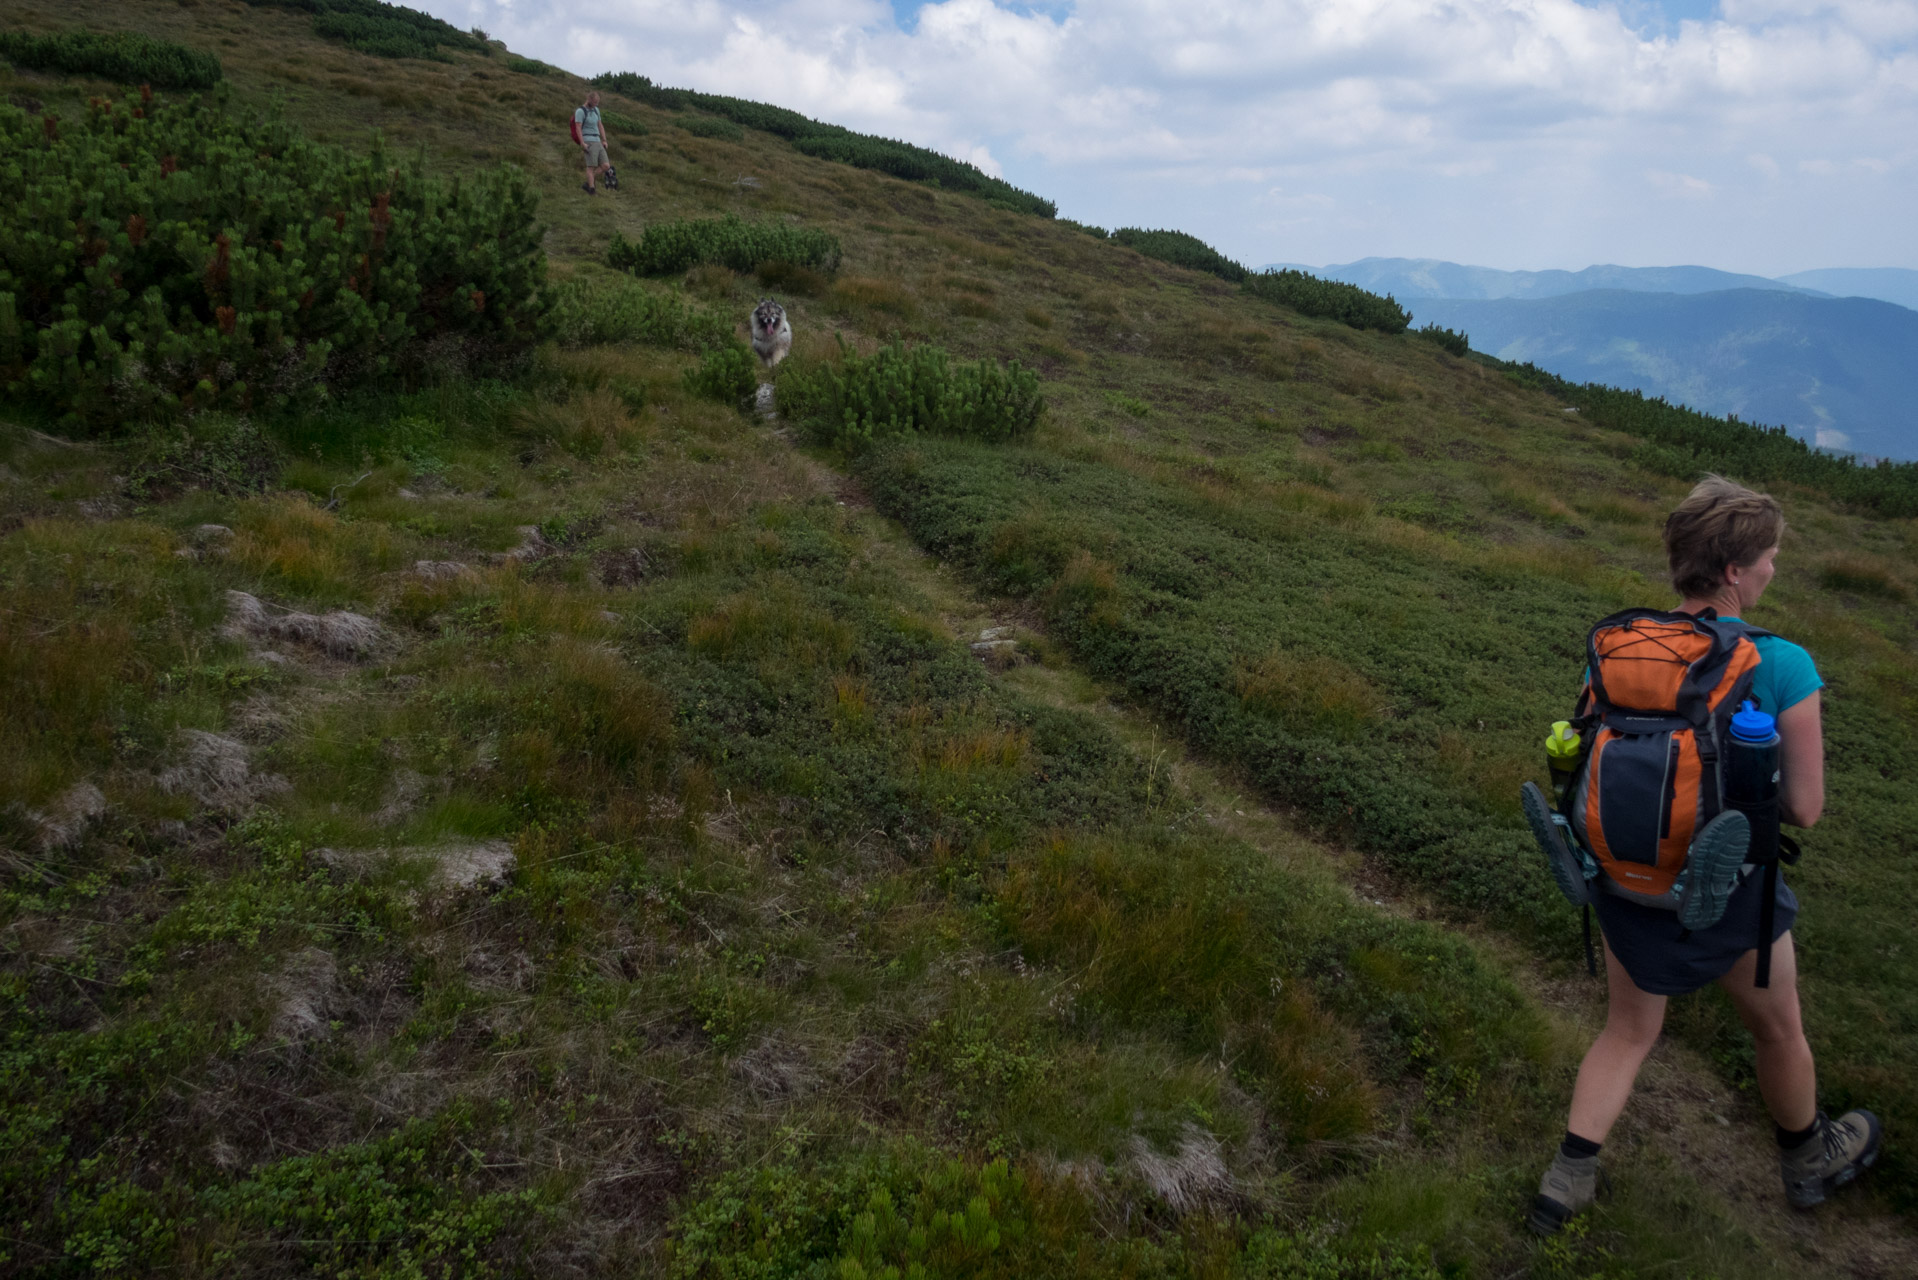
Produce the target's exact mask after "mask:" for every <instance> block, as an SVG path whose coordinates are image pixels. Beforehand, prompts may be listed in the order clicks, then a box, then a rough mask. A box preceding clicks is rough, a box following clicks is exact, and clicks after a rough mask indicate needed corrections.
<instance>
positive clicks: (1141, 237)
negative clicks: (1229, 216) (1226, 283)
mask: <svg viewBox="0 0 1918 1280" xmlns="http://www.w3.org/2000/svg"><path fill="white" fill-rule="evenodd" d="M1111 239H1112V240H1113V242H1114V243H1115V244H1122V245H1124V246H1126V247H1127V248H1128V249H1136V250H1138V251H1139V252H1140V253H1143V254H1144V255H1145V256H1146V257H1148V258H1157V259H1158V260H1159V261H1161V262H1170V263H1171V264H1172V265H1173V266H1175V267H1190V268H1191V269H1192V270H1194V271H1204V272H1207V273H1209V274H1211V275H1215V276H1217V277H1219V279H1221V280H1230V281H1231V282H1232V283H1233V284H1237V283H1239V281H1241V280H1243V279H1245V278H1246V276H1247V274H1248V272H1247V271H1246V269H1245V268H1244V267H1242V266H1240V265H1239V264H1238V263H1236V262H1234V261H1232V259H1230V258H1228V257H1226V256H1225V255H1224V254H1222V253H1220V252H1219V251H1218V250H1217V249H1214V248H1213V247H1212V246H1211V245H1209V244H1207V243H1206V242H1205V241H1203V240H1201V239H1199V238H1198V237H1197V236H1189V235H1187V234H1186V233H1185V232H1183V231H1145V230H1141V229H1140V228H1138V227H1120V228H1119V229H1118V230H1117V231H1114V232H1113V233H1112V236H1111Z"/></svg>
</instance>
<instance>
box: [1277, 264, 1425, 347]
mask: <svg viewBox="0 0 1918 1280" xmlns="http://www.w3.org/2000/svg"><path fill="white" fill-rule="evenodd" d="M1244 288H1245V291H1246V292H1247V293H1249V294H1251V295H1252V296H1253V297H1256V298H1264V299H1265V300H1266V301H1267V302H1276V303H1278V304H1279V305H1280V306H1282V307H1290V308H1292V310H1294V311H1296V312H1298V313H1299V314H1300V315H1307V316H1318V317H1319V318H1321V319H1325V320H1337V321H1339V322H1340V323H1342V324H1348V325H1350V326H1352V327H1353V328H1354V329H1377V330H1378V331H1379V332H1381V333H1404V332H1405V327H1406V326H1407V325H1409V324H1411V323H1412V317H1411V316H1410V315H1409V314H1407V312H1406V310H1405V308H1404V307H1401V306H1400V305H1399V304H1398V302H1397V301H1395V300H1394V299H1393V297H1392V295H1391V294H1389V293H1388V294H1386V295H1385V296H1384V297H1383V298H1381V297H1380V296H1379V295H1378V294H1376V293H1373V292H1371V291H1370V290H1367V289H1361V288H1359V287H1358V286H1357V285H1355V284H1346V283H1344V282H1343V281H1340V280H1321V279H1320V278H1319V277H1317V276H1314V275H1307V274H1306V273H1305V272H1303V271H1294V270H1291V269H1290V268H1287V269H1285V270H1281V271H1258V272H1254V273H1252V274H1250V275H1248V276H1246V277H1245V284H1244Z"/></svg>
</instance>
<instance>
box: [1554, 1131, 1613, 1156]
mask: <svg viewBox="0 0 1918 1280" xmlns="http://www.w3.org/2000/svg"><path fill="white" fill-rule="evenodd" d="M1604 1145H1605V1144H1604V1143H1602V1142H1593V1141H1592V1140H1591V1139H1590V1138H1581V1137H1579V1136H1578V1135H1577V1134H1575V1133H1573V1132H1572V1131H1571V1130H1570V1129H1567V1130H1566V1131H1565V1141H1563V1142H1561V1143H1559V1144H1558V1149H1559V1153H1560V1154H1562V1155H1563V1156H1564V1157H1565V1158H1566V1159H1568V1160H1583V1159H1586V1158H1587V1157H1590V1156H1595V1155H1597V1154H1598V1149H1599V1148H1600V1147H1602V1146H1604Z"/></svg>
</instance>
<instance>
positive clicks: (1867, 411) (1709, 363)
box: [1406, 288, 1918, 459]
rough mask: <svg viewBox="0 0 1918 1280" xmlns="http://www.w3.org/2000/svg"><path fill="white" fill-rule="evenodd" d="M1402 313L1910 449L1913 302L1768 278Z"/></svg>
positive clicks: (1591, 369) (1743, 412)
mask: <svg viewBox="0 0 1918 1280" xmlns="http://www.w3.org/2000/svg"><path fill="white" fill-rule="evenodd" d="M1406 306H1407V308H1408V309H1409V310H1410V311H1412V312H1413V316H1414V320H1413V323H1415V324H1427V323H1436V324H1441V325H1444V326H1445V327H1446V328H1448V329H1462V330H1464V331H1465V332H1466V333H1468V334H1470V335H1471V340H1472V346H1473V348H1474V349H1476V350H1479V351H1484V352H1486V353H1488V354H1491V355H1496V356H1498V357H1500V358H1502V359H1506V360H1520V361H1524V360H1529V361H1531V362H1532V363H1533V364H1536V365H1538V366H1539V367H1540V368H1543V369H1549V370H1551V371H1552V372H1553V373H1556V374H1558V375H1559V376H1561V377H1565V378H1572V379H1575V380H1578V381H1584V382H1603V383H1609V384H1611V385H1613V386H1622V387H1637V388H1639V389H1640V390H1643V391H1644V392H1646V393H1647V394H1648V395H1662V396H1664V397H1665V398H1666V399H1668V400H1673V401H1676V402H1679V403H1682V404H1687V405H1690V406H1691V407H1692V408H1694V409H1699V410H1703V411H1705V412H1707V413H1721V414H1722V413H1735V414H1737V415H1738V416H1739V417H1740V418H1743V419H1745V420H1746V421H1749V422H1759V423H1764V424H1767V425H1774V424H1778V423H1783V424H1784V425H1786V426H1788V427H1791V428H1792V429H1793V430H1794V432H1795V433H1796V434H1799V435H1801V436H1803V437H1804V438H1805V439H1807V440H1811V441H1814V442H1815V443H1817V444H1819V445H1822V446H1824V447H1826V448H1830V449H1837V450H1848V451H1851V452H1855V453H1862V454H1869V455H1873V456H1877V457H1888V458H1898V459H1914V458H1918V311H1914V310H1911V309H1909V308H1906V307H1900V306H1897V305H1894V304H1892V303H1889V302H1881V301H1878V300H1876V299H1871V298H1830V297H1823V296H1818V295H1813V294H1807V293H1790V292H1786V291H1785V290H1782V289H1777V288H1767V289H1729V290H1720V291H1717V292H1713V293H1691V294H1681V293H1640V292H1632V291H1629V290H1624V289H1596V290H1588V291H1586V292H1583V293H1568V294H1561V295H1559V296H1557V297H1545V298H1511V297H1507V298H1416V299H1408V300H1406Z"/></svg>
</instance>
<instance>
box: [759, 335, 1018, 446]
mask: <svg viewBox="0 0 1918 1280" xmlns="http://www.w3.org/2000/svg"><path fill="white" fill-rule="evenodd" d="M778 386H779V406H780V411H781V412H782V413H784V414H786V415H787V416H789V417H791V418H792V419H793V420H794V421H796V422H799V423H801V424H802V425H803V426H805V428H806V429H807V430H808V431H809V432H810V433H811V434H812V436H813V438H814V439H815V440H817V441H818V442H820V443H822V444H831V445H834V446H837V447H839V448H842V449H851V450H858V449H863V448H864V447H866V446H867V445H869V444H871V443H872V442H873V441H874V440H877V439H884V438H886V437H889V436H900V435H910V434H912V433H913V432H915V431H924V432H930V433H932V434H935V435H952V436H969V437H971V438H973V439H976V440H987V441H1003V440H1010V439H1013V438H1014V437H1016V436H1023V435H1029V434H1031V432H1032V430H1033V428H1034V427H1035V426H1037V425H1038V422H1039V417H1040V415H1041V414H1043V413H1044V412H1045V399H1044V398H1043V397H1042V396H1041V395H1040V394H1039V375H1038V374H1036V373H1034V372H1033V371H1032V370H1030V369H1026V368H1024V367H1022V366H1021V365H1020V364H1019V362H1018V361H1016V360H1015V361H1013V362H1012V363H1011V364H1010V365H1001V364H1000V363H999V362H998V361H997V360H991V359H986V360H980V361H978V362H976V363H973V364H968V365H959V366H957V367H955V366H954V365H953V364H952V361H951V357H950V356H948V355H947V353H946V352H945V350H944V349H942V348H940V347H934V346H918V347H914V348H912V349H911V350H908V349H907V348H906V346H905V345H904V344H903V343H894V344H893V345H891V346H889V347H885V348H882V349H881V350H879V351H877V352H875V353H874V354H873V355H871V356H847V357H846V358H845V359H844V360H843V361H842V362H841V363H839V364H837V365H834V364H829V363H822V364H817V365H813V366H811V367H807V366H803V365H801V366H795V367H793V368H792V369H791V370H790V371H789V372H788V373H787V375H786V376H785V377H784V378H782V379H781V380H780V381H779V384H778Z"/></svg>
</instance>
